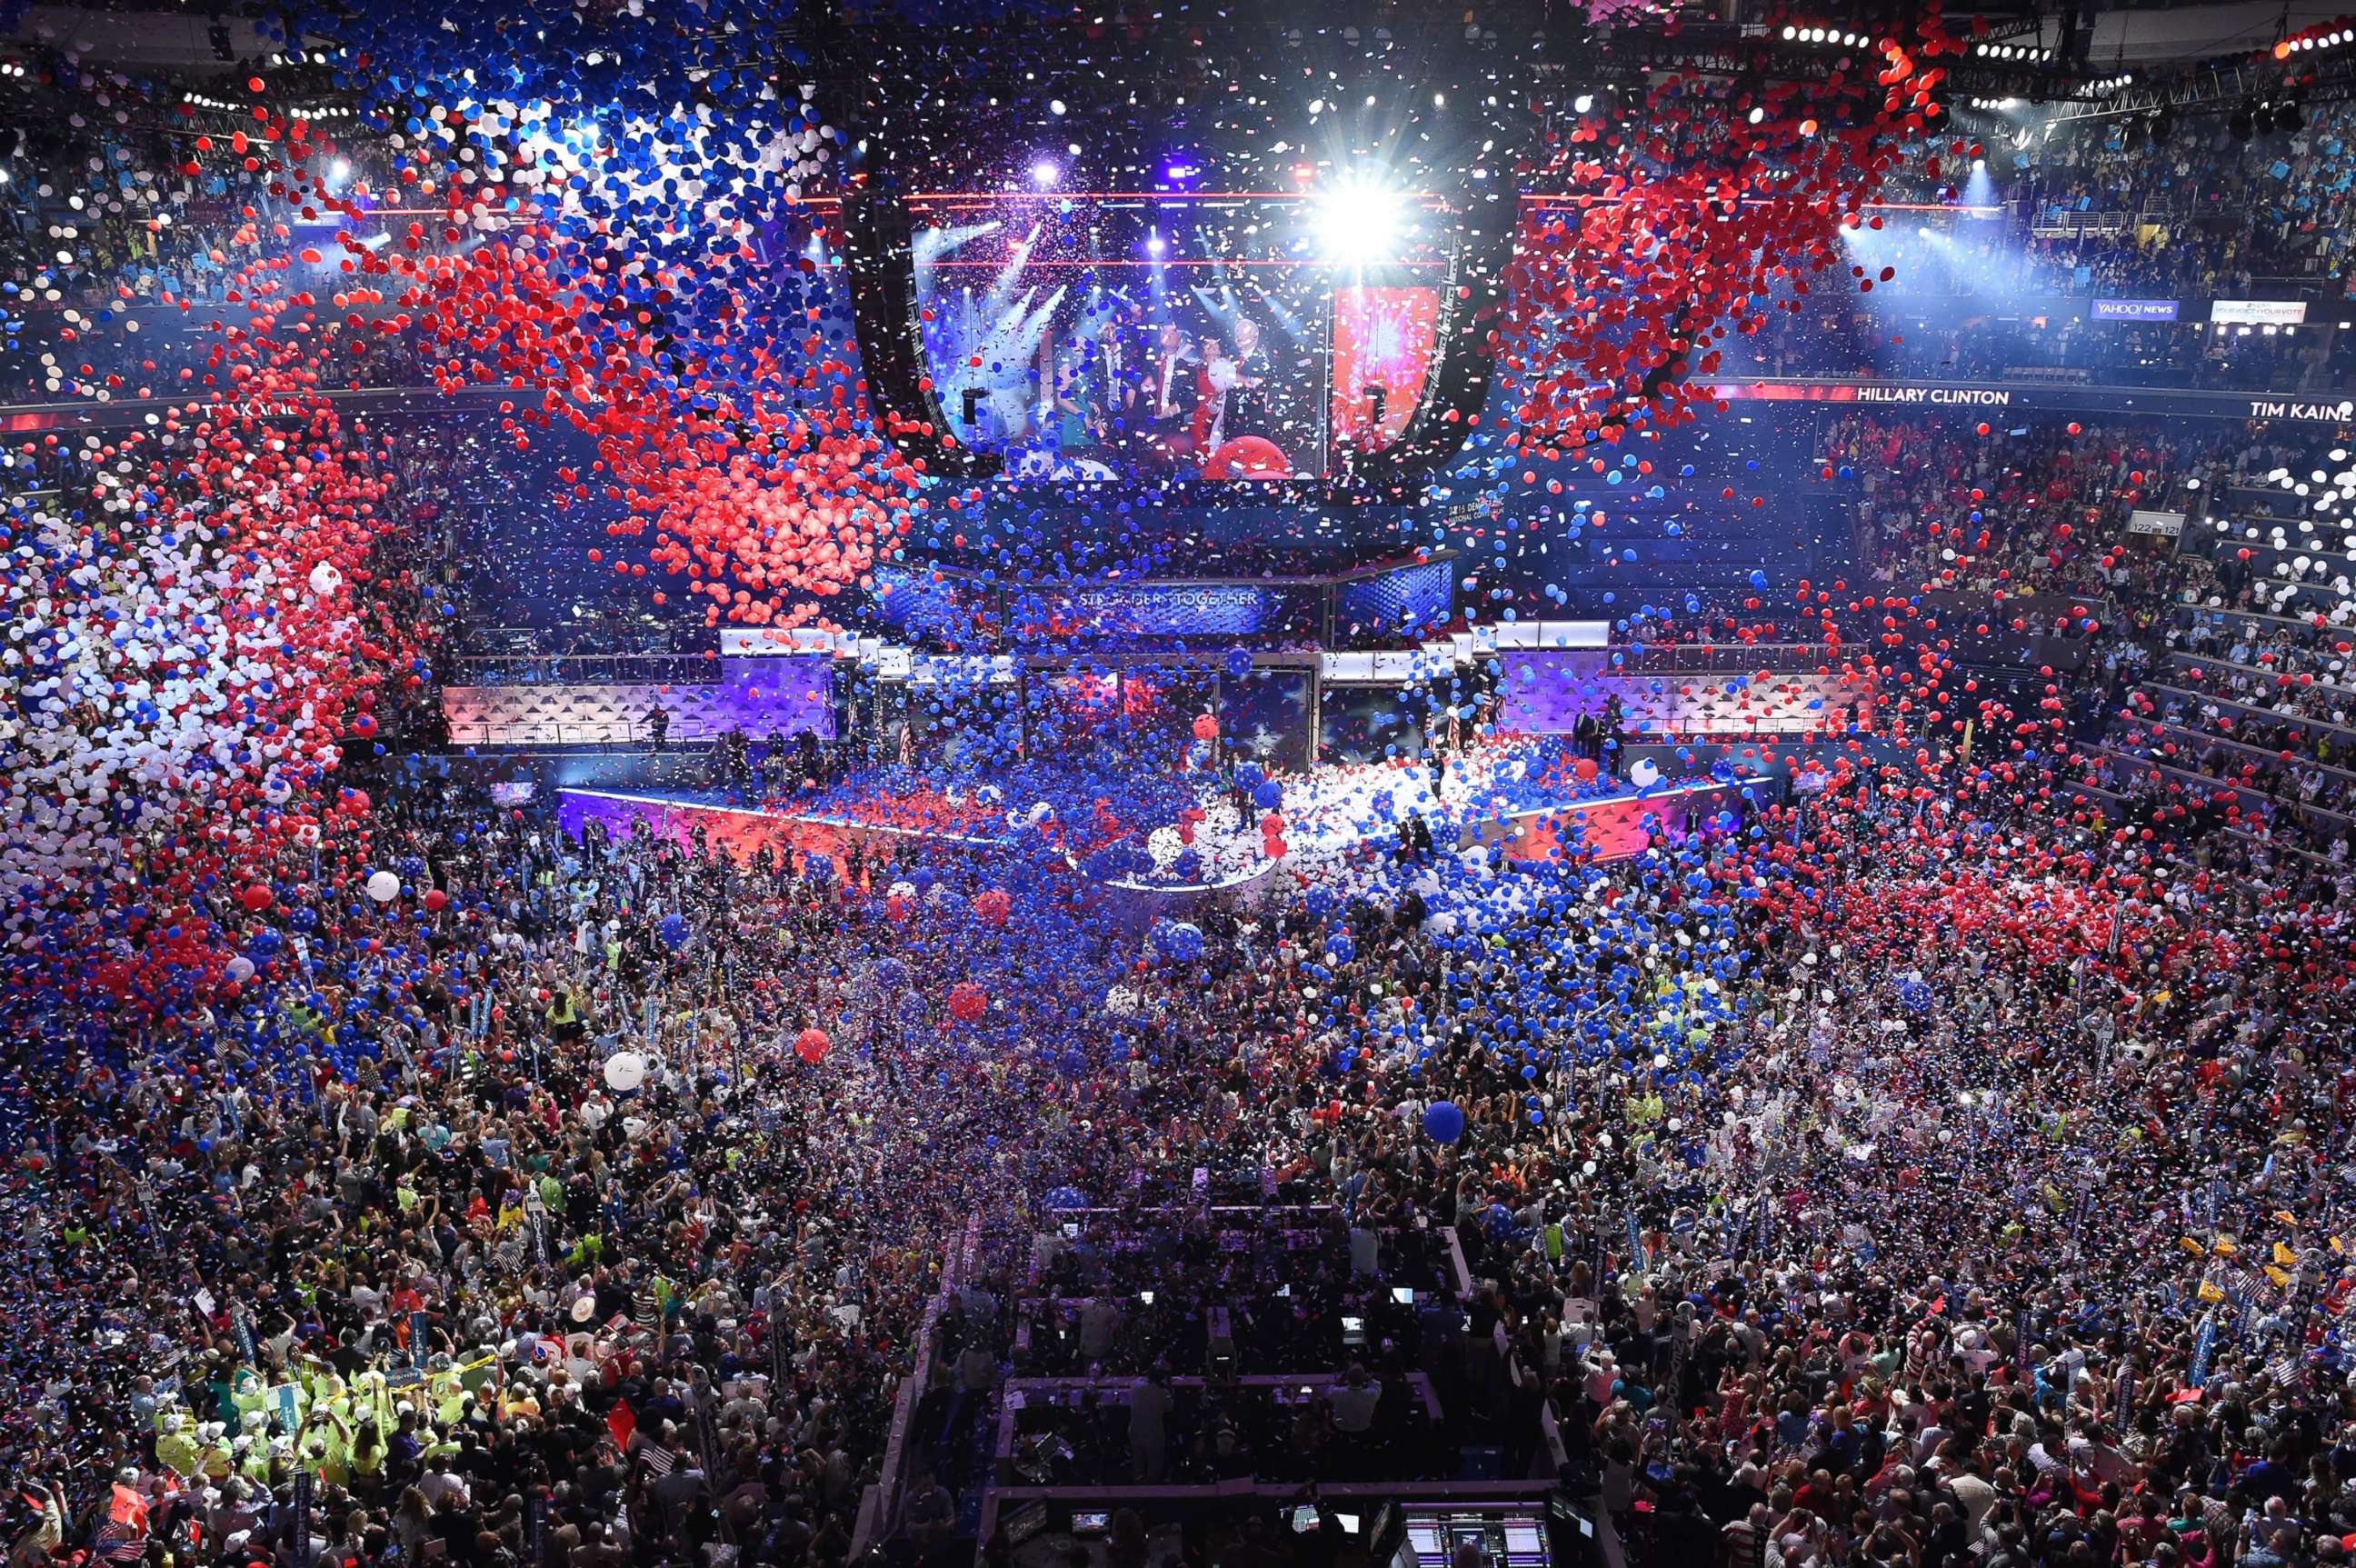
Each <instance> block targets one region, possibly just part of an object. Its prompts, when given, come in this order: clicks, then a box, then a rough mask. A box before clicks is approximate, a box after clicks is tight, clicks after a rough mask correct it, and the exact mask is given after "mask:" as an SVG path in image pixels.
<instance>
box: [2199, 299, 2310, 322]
mask: <svg viewBox="0 0 2356 1568" xmlns="http://www.w3.org/2000/svg"><path fill="white" fill-rule="evenodd" d="M2209 319H2210V320H2211V321H2213V322H2216V323H2217V324H2218V325H2220V326H2225V327H2231V326H2242V327H2296V326H2297V325H2298V324H2299V323H2300V322H2302V321H2305V320H2306V319H2307V301H2305V300H2303V299H2212V300H2211V301H2210V302H2209Z"/></svg>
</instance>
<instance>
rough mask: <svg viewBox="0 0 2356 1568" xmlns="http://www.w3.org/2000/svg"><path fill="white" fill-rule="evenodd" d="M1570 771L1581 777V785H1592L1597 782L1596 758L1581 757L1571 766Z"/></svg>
mask: <svg viewBox="0 0 2356 1568" xmlns="http://www.w3.org/2000/svg"><path fill="white" fill-rule="evenodd" d="M1570 770H1571V771H1572V772H1573V773H1576V774H1577V775H1579V781H1580V783H1581V784H1592V783H1594V782H1595V774H1596V767H1595V758H1593V757H1580V759H1579V760H1578V761H1577V762H1574V763H1572V764H1571V765H1570Z"/></svg>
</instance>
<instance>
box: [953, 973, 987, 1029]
mask: <svg viewBox="0 0 2356 1568" xmlns="http://www.w3.org/2000/svg"><path fill="white" fill-rule="evenodd" d="M989 1011H990V995H989V993H987V992H985V991H983V990H982V988H981V987H980V986H979V985H976V984H975V983H973V982H972V981H970V980H960V981H958V983H956V984H955V985H952V986H950V987H949V1016H950V1017H952V1018H955V1019H957V1020H958V1021H959V1022H961V1023H967V1024H970V1023H972V1022H973V1021H974V1020H975V1019H977V1018H980V1016H981V1015H983V1014H985V1013H987V1012H989Z"/></svg>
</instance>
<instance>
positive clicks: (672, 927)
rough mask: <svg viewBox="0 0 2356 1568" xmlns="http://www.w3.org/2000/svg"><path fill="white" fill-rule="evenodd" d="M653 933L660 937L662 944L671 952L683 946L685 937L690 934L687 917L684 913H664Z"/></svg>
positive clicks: (685, 941)
mask: <svg viewBox="0 0 2356 1568" xmlns="http://www.w3.org/2000/svg"><path fill="white" fill-rule="evenodd" d="M655 933H656V934H657V935H658V936H659V937H661V938H662V940H663V946H665V947H667V948H669V949H670V950H671V951H673V952H677V951H679V950H680V949H681V948H683V947H685V946H686V945H687V939H688V938H689V936H690V935H691V934H692V933H691V931H690V930H689V929H688V924H687V917H686V916H684V915H665V916H664V917H663V918H662V924H660V925H659V926H657V927H656V928H655Z"/></svg>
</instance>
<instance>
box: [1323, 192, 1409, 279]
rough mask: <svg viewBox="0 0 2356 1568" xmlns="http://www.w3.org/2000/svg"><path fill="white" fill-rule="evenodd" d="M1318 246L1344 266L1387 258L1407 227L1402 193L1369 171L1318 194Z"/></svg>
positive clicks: (1325, 255) (1362, 264)
mask: <svg viewBox="0 0 2356 1568" xmlns="http://www.w3.org/2000/svg"><path fill="white" fill-rule="evenodd" d="M1315 221H1316V234H1317V249H1318V252H1319V254H1321V255H1322V256H1323V257H1324V259H1325V260H1327V261H1329V262H1332V263H1336V264H1338V265H1343V266H1358V267H1362V266H1366V265H1369V264H1371V263H1378V262H1387V261H1388V260H1390V259H1391V256H1392V253H1393V252H1395V251H1396V249H1397V248H1398V242H1399V239H1400V237H1401V232H1402V231H1404V230H1405V229H1406V227H1407V203H1406V200H1405V199H1404V198H1403V197H1401V196H1400V194H1399V193H1398V191H1396V190H1393V189H1391V188H1389V187H1387V186H1385V185H1383V184H1382V183H1380V182H1379V181H1378V180H1376V179H1374V178H1372V177H1369V176H1366V175H1352V176H1349V177H1345V178H1344V180H1343V181H1342V182H1341V183H1340V184H1338V185H1336V186H1334V187H1333V188H1331V189H1329V190H1327V191H1326V192H1325V193H1324V195H1323V196H1322V197H1320V198H1318V201H1317V213H1316V220H1315Z"/></svg>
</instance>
